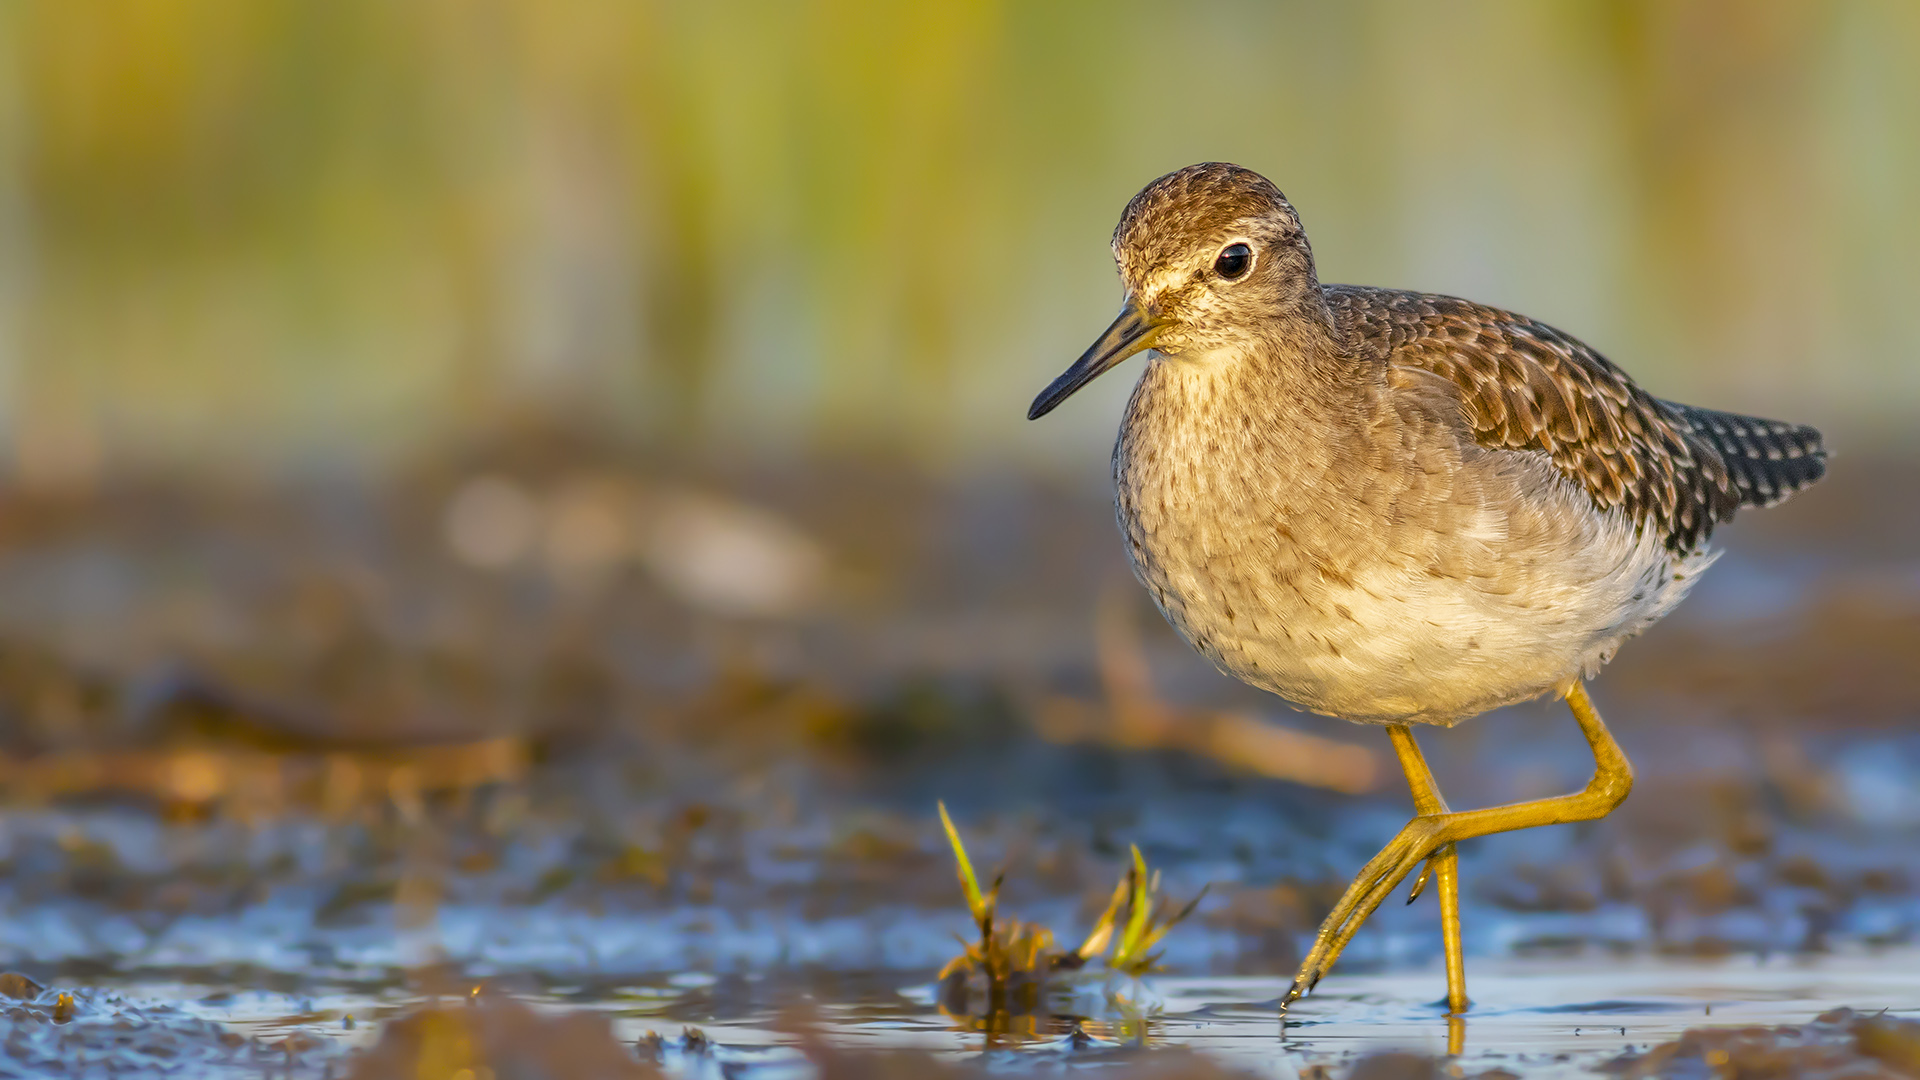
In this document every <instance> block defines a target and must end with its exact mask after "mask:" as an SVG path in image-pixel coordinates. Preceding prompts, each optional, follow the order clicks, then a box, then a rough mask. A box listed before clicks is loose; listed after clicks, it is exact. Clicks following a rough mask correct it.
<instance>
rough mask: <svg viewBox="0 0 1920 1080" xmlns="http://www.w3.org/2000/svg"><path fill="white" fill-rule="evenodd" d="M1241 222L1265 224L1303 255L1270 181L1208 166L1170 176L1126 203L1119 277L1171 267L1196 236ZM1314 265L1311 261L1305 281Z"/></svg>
mask: <svg viewBox="0 0 1920 1080" xmlns="http://www.w3.org/2000/svg"><path fill="white" fill-rule="evenodd" d="M1241 218H1261V219H1265V220H1266V221H1267V222H1268V223H1269V224H1270V225H1271V226H1273V234H1272V235H1271V238H1272V239H1274V240H1278V241H1280V242H1285V243H1289V244H1292V245H1293V246H1297V247H1298V248H1300V249H1301V250H1302V251H1303V252H1304V251H1305V250H1306V246H1307V245H1306V233H1305V231H1304V230H1303V229H1301V227H1300V217H1299V215H1298V214H1295V213H1294V211H1293V204H1292V203H1289V202H1288V201H1287V197H1286V196H1285V195H1282V194H1281V193H1280V189H1279V188H1277V187H1275V186H1274V185H1273V181H1271V180H1268V179H1267V178H1266V177H1264V176H1261V175H1260V174H1259V173H1257V172H1254V171H1253V170H1252V169H1243V168H1241V167H1240V166H1238V165H1230V164H1227V163H1226V162H1221V161H1207V162H1202V163H1200V164H1198V165H1189V166H1187V167H1186V168H1184V169H1180V170H1177V171H1175V172H1170V173H1168V174H1167V175H1165V176H1163V177H1161V178H1160V179H1158V180H1155V181H1154V182H1153V183H1151V184H1148V185H1147V186H1146V187H1145V188H1143V189H1141V191H1140V194H1138V195H1135V196H1134V197H1133V199H1132V201H1130V202H1128V203H1127V208H1126V210H1124V211H1122V212H1121V214H1120V223H1119V224H1118V225H1116V226H1114V229H1113V253H1114V257H1115V258H1117V259H1118V260H1119V261H1120V264H1121V271H1122V273H1126V272H1127V271H1128V270H1129V269H1132V268H1134V267H1148V266H1154V265H1157V264H1162V263H1168V262H1172V261H1173V260H1174V259H1175V258H1177V257H1178V256H1179V254H1180V253H1181V252H1182V251H1183V250H1184V249H1185V248H1186V247H1187V245H1189V244H1191V243H1193V241H1194V238H1195V237H1199V236H1204V235H1206V234H1207V233H1208V232H1209V231H1211V230H1213V229H1215V228H1218V227H1220V226H1222V225H1225V224H1227V223H1229V222H1232V221H1235V220H1238V219H1241ZM1311 267H1312V263H1311V261H1309V263H1308V269H1309V276H1310V275H1311Z"/></svg>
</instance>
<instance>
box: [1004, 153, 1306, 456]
mask: <svg viewBox="0 0 1920 1080" xmlns="http://www.w3.org/2000/svg"><path fill="white" fill-rule="evenodd" d="M1113 257H1114V261H1115V262H1116V263H1118V264H1119V267H1120V280H1121V282H1122V284H1124V285H1125V287H1126V302H1125V303H1124V304H1123V305H1122V306H1121V309H1120V315H1119V317H1118V318H1116V319H1114V320H1113V325H1111V326H1109V327H1107V331H1106V333H1104V334H1102V335H1100V339H1099V340H1098V341H1095V342H1094V343H1093V346H1092V347H1091V348H1089V349H1088V350H1087V351H1086V352H1085V353H1084V354H1082V355H1081V357H1080V359H1079V360H1077V361H1075V362H1074V364H1073V366H1072V367H1069V368H1068V369H1067V370H1066V372H1065V373H1063V374H1062V375H1061V376H1060V377H1059V378H1058V379H1055V380H1054V381H1053V383H1052V385H1050V386H1048V387H1047V388H1046V389H1045V390H1043V391H1041V392H1040V396H1039V397H1037V398H1035V399H1034V402H1033V407H1032V408H1031V409H1029V410H1028V411H1027V419H1029V420H1037V419H1039V418H1040V417H1042V416H1045V415H1046V414H1047V413H1049V412H1051V411H1053V409H1054V407H1055V406H1057V405H1059V404H1060V403H1061V402H1062V401H1065V400H1066V399H1067V398H1068V396H1070V395H1071V394H1072V393H1073V392H1074V391H1076V390H1078V389H1080V388H1081V387H1082V386H1085V385H1086V384H1087V383H1089V382H1092V381H1093V380H1094V379H1095V378H1096V377H1097V376H1099V375H1100V374H1101V373H1102V372H1104V371H1106V370H1107V369H1109V368H1111V367H1113V366H1114V365H1115V364H1118V363H1119V362H1120V361H1122V360H1125V359H1126V358H1127V357H1129V356H1132V355H1133V354H1134V353H1137V352H1142V351H1144V350H1147V349H1152V350H1154V351H1156V352H1158V353H1161V354H1162V355H1165V356H1171V357H1185V356H1199V355H1205V354H1209V353H1215V352H1226V351H1230V350H1232V349H1233V348H1234V346H1235V345H1237V344H1241V343H1244V342H1245V340H1246V338H1247V335H1248V333H1249V328H1252V327H1259V326H1263V325H1266V324H1267V322H1268V321H1270V320H1272V319H1273V318H1275V317H1276V316H1281V315H1285V314H1286V313H1288V312H1294V311H1298V312H1306V311H1309V310H1312V308H1313V306H1316V305H1318V303H1319V290H1320V285H1319V281H1318V280H1317V279H1316V278H1315V276H1314V270H1313V252H1312V250H1311V249H1310V248H1309V247H1308V246H1307V234H1306V231H1305V230H1304V229H1302V228H1301V227H1300V218H1299V215H1297V214H1295V213H1294V212H1293V206H1292V204H1290V203H1288V202H1287V198H1286V196H1284V195H1282V194H1281V193H1280V189H1279V188H1277V187H1274V186H1273V183H1272V181H1270V180H1268V179H1267V178H1266V177H1264V176H1261V175H1260V174H1259V173H1257V172H1254V171H1253V170H1251V169H1243V168H1241V167H1240V166H1238V165H1227V164H1223V163H1220V162H1206V163H1204V164H1200V165H1189V166H1187V167H1186V168H1184V169H1181V170H1179V171H1177V172H1171V173H1168V174H1167V175H1165V176H1163V177H1161V178H1160V179H1158V180H1155V181H1154V182H1153V183H1151V184H1148V185H1147V186H1146V188H1145V189H1144V190H1142V191H1141V192H1140V194H1138V195H1135V196H1134V197H1133V201H1132V202H1129V203H1128V204H1127V209H1126V212H1125V213H1123V214H1121V215H1120V224H1119V225H1118V226H1116V227H1115V228H1114V230H1113Z"/></svg>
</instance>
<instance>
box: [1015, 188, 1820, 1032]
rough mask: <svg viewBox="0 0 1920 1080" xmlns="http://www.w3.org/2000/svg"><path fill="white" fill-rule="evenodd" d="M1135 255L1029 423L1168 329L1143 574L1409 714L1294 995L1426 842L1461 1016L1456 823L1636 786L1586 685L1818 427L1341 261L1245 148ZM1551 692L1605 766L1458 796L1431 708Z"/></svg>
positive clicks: (1157, 353)
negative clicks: (1537, 788) (1567, 791)
mask: <svg viewBox="0 0 1920 1080" xmlns="http://www.w3.org/2000/svg"><path fill="white" fill-rule="evenodd" d="M1113 253H1114V258H1115V260H1116V261H1117V263H1118V264H1119V269H1120V276H1121V279H1122V282H1123V283H1124V285H1125V288H1126V301H1125V304H1124V305H1123V306H1122V308H1121V309H1120V315H1119V317H1118V318H1116V319H1114V321H1113V325H1111V326H1109V327H1108V328H1107V330H1106V332H1105V333H1104V334H1102V335H1100V339H1099V340H1098V341H1096V342H1094V344H1093V347H1092V348H1090V349H1088V350H1087V351H1086V353H1085V354H1084V355H1082V356H1081V357H1080V359H1079V360H1077V361H1075V362H1074V364H1073V366H1072V367H1069V368H1068V369H1067V370H1066V372H1065V373H1064V374H1062V375H1061V376H1060V377H1059V378H1058V379H1056V380H1054V382H1053V384H1052V385H1050V386H1048V387H1047V388H1046V389H1045V390H1044V391H1042V392H1041V394H1040V396H1039V397H1038V398H1036V399H1034V402H1033V407H1032V409H1031V410H1030V411H1029V412H1028V414H1027V416H1028V418H1029V419H1037V418H1039V417H1041V416H1044V415H1046V414H1047V413H1048V412H1050V411H1051V410H1052V409H1053V408H1054V407H1055V406H1057V405H1059V404H1060V402H1062V401H1063V400H1065V399H1066V398H1067V396H1068V395H1070V394H1072V393H1073V392H1074V391H1075V390H1078V389H1079V388H1080V387H1082V386H1084V385H1086V384H1087V382H1089V381H1090V380H1092V379H1093V378H1094V377H1096V376H1098V375H1099V374H1100V373H1101V372H1104V371H1106V370H1107V369H1109V368H1111V367H1113V366H1114V365H1115V364H1117V363H1119V362H1120V361H1121V360H1124V359H1126V358H1127V357H1129V356H1131V355H1133V354H1134V353H1138V352H1143V351H1144V352H1147V354H1148V362H1147V366H1146V370H1145V371H1144V372H1143V373H1142V374H1141V376H1140V381H1139V382H1138V383H1137V384H1136V385H1135V386H1134V389H1133V396H1132V398H1131V399H1130V400H1129V401H1128V403H1127V408H1126V415H1125V417H1124V418H1123V420H1122V421H1121V425H1120V436H1119V441H1118V442H1117V444H1116V445H1115V446H1114V451H1113V478H1114V486H1115V488H1116V500H1115V501H1116V504H1117V510H1118V516H1119V522H1120V530H1121V533H1122V534H1123V535H1124V537H1125V540H1126V545H1127V553H1128V556H1129V557H1130V559H1131V560H1132V563H1133V569H1134V573H1135V575H1136V576H1137V577H1138V578H1139V579H1140V582H1141V584H1143V585H1145V586H1146V587H1147V590H1148V591H1149V592H1150V593H1152V595H1153V599H1154V603H1156V604H1157V605H1158V606H1159V608H1160V611H1161V613H1162V614H1164V615H1165V616H1166V617H1167V620H1168V621H1169V622H1171V623H1172V624H1173V626H1174V628H1175V629H1176V630H1178V631H1179V633H1180V635H1181V636H1182V637H1184V638H1185V639H1186V640H1187V641H1188V642H1190V643H1191V644H1192V645H1193V647H1194V648H1196V649H1198V650H1199V651H1200V652H1201V653H1202V654H1204V655H1205V656H1206V657H1207V658H1208V659H1209V660H1212V661H1213V662H1214V664H1215V665H1217V666H1218V667H1219V668H1220V669H1221V670H1222V671H1224V672H1226V673H1227V674H1229V675H1232V676H1234V677H1236V678H1239V679H1241V680H1244V681H1245V682H1248V683H1251V684H1253V685H1254V686H1259V687H1262V688H1265V689H1267V690H1271V691H1273V692H1274V693H1276V694H1278V695H1280V696H1281V697H1282V698H1285V699H1286V700H1287V701H1289V702H1291V703H1293V704H1295V705H1297V706H1299V707H1301V708H1304V709H1310V710H1312V711H1314V712H1318V713H1324V714H1327V715H1329V716H1337V717H1341V718H1344V719H1347V720H1353V721H1358V722H1361V723H1370V724H1382V725H1385V726H1386V728H1387V734H1388V735H1389V737H1390V738H1391V739H1392V741H1393V747H1394V751H1395V753H1396V754H1397V755H1398V757H1399V759H1400V764H1401V767H1402V768H1403V769H1404V770H1405V771H1406V775H1407V783H1408V785H1409V786H1410V787H1411V788H1412V791H1413V801H1414V806H1415V809H1416V815H1415V817H1414V818H1413V819H1412V820H1411V821H1409V822H1408V823H1407V825H1406V827H1405V828H1403V829H1401V830H1400V833H1399V835H1397V836H1396V837H1394V839H1393V841H1392V842H1391V843H1389V844H1388V845H1387V846H1386V847H1385V848H1384V849H1383V850H1382V851H1381V852H1380V854H1378V855H1376V856H1375V857H1374V858H1373V860H1372V861H1371V862H1369V863H1367V865H1366V867H1365V868H1364V869H1362V870H1361V871H1360V875H1359V876H1358V877H1357V878H1355V879H1354V882H1353V884H1352V885H1351V886H1349V887H1348V889H1347V891H1346V894H1345V895H1344V896H1343V897H1341V899H1340V901H1339V903H1338V904H1336V905H1335V906H1334V908H1333V911H1332V913H1331V914H1329V915H1328V916H1327V918H1326V921H1325V922H1324V923H1323V924H1322V925H1321V927H1320V930H1319V933H1318V934H1317V935H1316V937H1315V940H1314V943H1313V947H1312V948H1311V950H1310V951H1309V952H1308V953H1307V956H1306V958H1305V960H1304V962H1303V963H1302V964H1301V966H1300V972H1299V974H1298V976H1297V977H1296V978H1295V980H1294V983H1293V986H1292V988H1291V989H1290V990H1289V991H1288V993H1287V995H1286V997H1285V998H1284V999H1283V1001H1282V1008H1283V1009H1284V1008H1285V1007H1286V1006H1287V1005H1289V1004H1291V1003H1292V1002H1293V1001H1294V1000H1296V999H1297V998H1299V997H1300V996H1301V995H1302V994H1304V993H1307V992H1309V991H1311V990H1312V989H1313V988H1314V985H1315V984H1316V983H1318V982H1319V981H1320V978H1321V976H1323V975H1324V974H1326V972H1327V971H1328V969H1329V968H1331V967H1332V966H1333V963H1334V961H1335V960H1336V959H1337V958H1338V957H1339V955H1340V951H1341V949H1343V948H1344V947H1345V946H1346V944H1347V942H1348V941H1349V940H1350V939H1351V938H1352V937H1353V935H1354V933H1355V931H1356V930H1358V929H1359V927H1360V924H1361V923H1362V922H1363V921H1365V919H1366V918H1367V917H1368V916H1369V915H1371V914H1372V913H1373V911H1374V910H1375V909H1376V908H1377V907H1379V905H1380V903H1381V901H1382V900H1383V899H1385V898H1386V896H1387V895H1388V894H1389V893H1390V892H1391V891H1392V890H1393V889H1394V888H1395V887H1396V886H1398V885H1399V883H1400V882H1401V881H1402V880H1404V879H1405V878H1406V877H1407V875H1408V874H1409V873H1411V872H1412V871H1413V869H1414V868H1415V867H1423V868H1422V870H1421V874H1420V876H1419V878H1417V879H1416V880H1415V883H1414V886H1413V889H1412V891H1413V893H1414V894H1415V895H1418V894H1419V892H1420V890H1421V888H1422V887H1423V886H1424V885H1425V884H1426V882H1427V880H1428V878H1429V876H1431V877H1432V878H1433V879H1434V880H1435V884H1436V892H1438V893H1439V896H1440V902H1441V911H1442V927H1443V936H1444V940H1445V946H1446V958H1447V1001H1448V1005H1449V1006H1450V1009H1451V1011H1452V1012H1453V1014H1454V1015H1456V1016H1457V1015H1459V1014H1460V1013H1462V1012H1464V1011H1465V1009H1466V1007H1467V996H1466V977H1465V970H1464V967H1463V964H1462V959H1461V948H1460V914H1459V886H1458V880H1457V878H1458V875H1457V858H1456V855H1455V845H1456V844H1457V843H1458V842H1459V841H1461V840H1468V839H1472V838H1473V837H1477V836H1486V835H1489V834H1492V833H1498V832H1506V831H1509V830H1513V829H1524V828H1530V827H1532V826H1535V825H1551V824H1556V823H1560V822H1569V821H1586V820H1592V819H1596V818H1600V817H1604V816H1605V815H1606V814H1608V813H1609V812H1610V811H1612V810H1613V809H1614V808H1615V807H1616V806H1618V805H1620V802H1621V800H1623V799H1625V798H1626V797H1627V791H1628V789H1629V788H1631V787H1632V784H1633V770H1632V768H1631V766H1629V765H1628V763H1627V759H1626V757H1625V756H1624V755H1623V754H1622V753H1621V751H1620V747H1619V745H1618V744H1616V743H1615V742H1614V740H1613V737H1612V735H1611V734H1609V733H1608V731H1607V728H1606V725H1605V724H1604V723H1603V722H1602V721H1601V719H1600V715H1599V713H1597V712H1596V711H1595V710H1594V707H1593V703H1592V702H1591V701H1590V700H1589V699H1588V697H1587V693H1586V690H1585V688H1584V680H1585V679H1588V678H1591V677H1593V675H1594V674H1596V673H1597V672H1598V670H1599V669H1600V667H1601V666H1602V665H1604V664H1605V663H1606V662H1607V661H1608V660H1610V659H1612V657H1613V654H1614V651H1615V650H1616V649H1618V648H1619V647H1620V643H1621V642H1623V641H1625V640H1626V639H1628V638H1630V637H1632V636H1634V635H1635V634H1638V633H1639V632H1641V631H1642V630H1645V629H1646V628H1647V627H1648V626H1650V625H1652V624H1653V623H1654V622H1655V621H1656V620H1658V619H1659V618H1660V617H1661V616H1663V615H1665V614H1666V613H1667V612H1669V611H1671V610H1673V608H1674V605H1676V604H1678V603H1679V602H1680V600H1681V599H1682V598H1683V597H1684V596H1685V595H1686V593H1687V590H1688V589H1689V588H1691V587H1692V585H1693V583H1694V580H1695V579H1696V578H1698V577H1699V575H1700V573H1701V571H1703V570H1705V569H1706V568H1707V566H1708V565H1710V564H1711V563H1712V562H1713V560H1714V558H1715V557H1716V553H1715V552H1714V551H1713V550H1712V549H1711V548H1709V546H1708V538H1709V536H1710V534H1711V533H1712V531H1713V528H1714V526H1715V525H1716V524H1717V523H1720V522H1724V521H1726V520H1728V519H1730V518H1731V517H1733V515H1734V512H1735V511H1737V510H1739V509H1740V508H1741V507H1743V506H1771V505H1772V504H1774V503H1777V502H1779V501H1781V500H1782V499H1785V498H1786V497H1787V496H1788V495H1790V494H1792V493H1793V492H1796V491H1798V490H1800V489H1801V488H1803V487H1806V486H1807V485H1809V484H1811V483H1813V482H1814V481H1816V480H1818V479H1820V477H1821V475H1822V474H1823V473H1824V472H1825V471H1826V451H1825V450H1824V448H1823V447H1822V445H1821V439H1820V433H1819V432H1817V431H1815V430H1814V429H1812V428H1809V427H1802V426H1799V425H1795V424H1784V423H1779V422H1776V421H1772V420H1757V419H1754V418H1751V417H1746V416H1736V415H1734V414H1731V413H1724V412H1716V411H1714V410H1712V409H1703V408H1698V407H1695V406H1692V405H1680V404H1675V403H1673V402H1670V401H1662V400H1660V399H1658V398H1655V397H1653V396H1652V395H1650V394H1648V393H1647V392H1646V391H1644V390H1642V389H1641V388H1640V387H1638V386H1637V385H1635V384H1634V382H1633V380H1631V379H1629V378H1628V377H1627V375H1626V373H1625V372H1623V371H1621V370H1620V369H1619V368H1617V367H1615V366H1614V365H1613V364H1612V363H1610V362H1609V361H1608V360H1606V359H1605V358H1604V357H1602V356H1601V355H1600V354H1599V353H1597V352H1595V351H1594V350H1593V349H1591V348H1588V347H1587V346H1586V345H1584V344H1582V343H1581V342H1579V341H1577V340H1575V339H1574V338H1573V337H1571V336H1569V335H1567V334H1565V333H1562V332H1561V331H1559V330H1556V329H1554V328H1553V327H1550V326H1547V325H1544V324H1542V323H1539V322H1535V321H1534V320H1532V319H1529V318H1527V317H1526V316H1523V315H1516V314H1514V313H1512V312H1508V311H1501V310H1498V309H1496V308H1491V307H1486V306H1483V305H1480V304H1475V303H1470V302H1468V301H1465V300H1459V299H1455V298H1453V297H1448V296H1433V295H1427V294H1423V293H1413V292H1399V291H1395V290H1390V289H1375V288H1365V287H1360V286H1354V285H1322V284H1321V283H1320V281H1319V278H1318V277H1317V276H1316V275H1315V273H1314V267H1313V253H1312V251H1311V249H1310V248H1309V247H1308V246H1307V237H1306V233H1305V232H1304V231H1303V230H1302V228H1301V225H1300V219H1299V217H1298V216H1297V215H1296V214H1295V213H1294V210H1293V207H1292V206H1291V205H1290V204H1289V203H1288V202H1287V200H1286V197H1285V196H1283V195H1282V194H1281V193H1280V190H1279V189H1278V188H1276V187H1275V186H1274V185H1273V184H1272V183H1271V182H1269V181H1268V180H1267V179H1266V178H1265V177H1263V176H1261V175H1259V174H1258V173H1255V172H1252V171H1250V170H1247V169H1243V168H1240V167H1238V166H1235V165H1227V164H1220V163H1207V164H1201V165H1193V166H1189V167H1187V168H1184V169H1181V170H1179V171H1178V172H1173V173H1169V174H1168V175H1166V176H1163V177H1161V178H1160V179H1158V180H1155V181H1154V182H1153V183H1151V184H1149V185H1147V187H1146V189H1145V190H1143V191H1141V192H1140V194H1138V195H1136V196H1135V197H1134V199H1133V201H1132V202H1130V203H1129V204H1128V205H1127V209H1126V212H1125V213H1123V214H1122V215H1121V216H1120V224H1119V226H1118V227H1117V228H1116V229H1115V230H1114V233H1113ZM1547 693H1552V694H1554V695H1556V696H1559V697H1563V698H1565V699H1566V701H1567V704H1568V705H1569V706H1570V707H1571V708H1572V710H1573V715H1574V719H1575V720H1577V721H1578V722H1579V724H1580V729H1581V731H1582V732H1583V733H1584V734H1585V736H1586V739H1587V742H1588V744H1589V745H1590V746H1591V747H1592V748H1593V755H1594V759H1595V763H1596V768H1595V771H1594V776H1593V779H1592V781H1591V782H1589V783H1588V784H1587V786H1586V787H1585V788H1584V789H1583V790H1581V791H1579V792H1576V793H1574V794H1571V795H1563V796H1559V797H1557V798H1550V799H1542V800H1539V801H1537V802H1526V803H1518V804H1514V805H1510V806H1498V807H1492V808H1489V809H1484V810H1462V811H1455V810H1450V809H1449V808H1448V806H1447V803H1446V801H1445V800H1444V799H1442V798H1441V796H1440V793H1439V791H1438V790H1437V789H1436V788H1435V786H1434V782H1433V776H1432V773H1431V772H1430V771H1429V770H1428V768H1427V764H1426V761H1425V760H1424V759H1423V758H1422V757H1421V754H1420V749H1419V746H1418V745H1417V744H1416V743H1415V742H1414V738H1413V731H1412V726H1411V725H1413V724H1438V725H1441V726H1443V727H1445V726H1450V725H1452V724H1455V723H1458V722H1459V721H1461V720H1463V719H1465V718H1467V717H1469V716H1474V715H1476V714H1478V713H1482V712H1485V711H1487V710H1488V709H1493V708H1497V707H1499V706H1502V705H1508V704H1511V703H1513V702H1517V701H1524V700H1527V699H1529V698H1533V697H1538V696H1540V695H1542V694H1547ZM1423 864H1424V866H1423Z"/></svg>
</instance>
